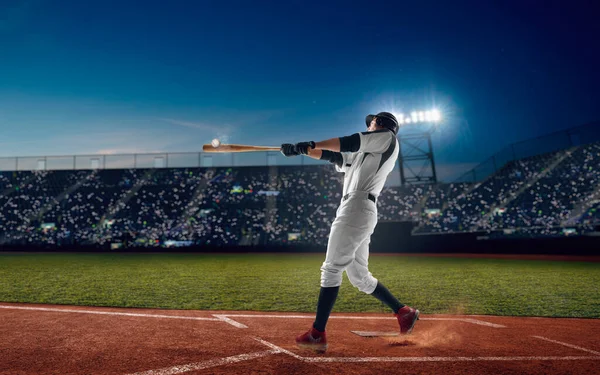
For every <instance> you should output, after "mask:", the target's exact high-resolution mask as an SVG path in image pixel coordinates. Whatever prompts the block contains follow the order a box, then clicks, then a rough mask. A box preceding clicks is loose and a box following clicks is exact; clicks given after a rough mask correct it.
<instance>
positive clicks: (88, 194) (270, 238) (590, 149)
mask: <svg viewBox="0 0 600 375" xmlns="http://www.w3.org/2000/svg"><path fill="white" fill-rule="evenodd" d="M342 178H343V175H342V174H340V173H337V172H336V171H335V169H334V168H333V167H332V166H330V165H310V166H303V167H297V166H278V167H275V166H271V167H239V168H169V169H160V168H158V169H122V170H117V169H114V170H77V171H70V170H69V171H67V170H64V171H61V170H58V171H18V172H0V244H23V245H27V244H47V245H62V244H82V245H88V244H94V245H111V244H113V245H114V244H117V245H118V244H121V243H129V244H136V245H139V246H165V245H167V246H181V245H188V244H198V245H202V244H212V245H267V244H289V243H299V244H305V245H324V244H326V243H327V238H328V234H329V228H330V225H331V222H332V221H333V219H334V217H335V212H336V209H337V207H338V205H339V203H340V200H341V198H342V196H341V195H342ZM599 186H600V144H598V143H594V144H590V145H586V146H580V147H575V148H572V149H568V150H561V151H557V152H553V153H549V154H545V155H539V156H536V157H532V158H528V159H522V160H517V161H513V162H510V163H508V164H507V165H505V166H503V167H502V168H501V169H500V170H499V171H497V172H496V173H495V174H493V175H491V176H489V177H488V178H487V179H485V180H484V181H481V182H479V183H474V184H473V183H453V184H437V185H417V186H402V187H398V186H389V187H386V188H384V190H383V191H382V193H381V195H380V197H379V200H378V212H379V219H380V221H413V222H416V223H417V227H416V229H415V233H416V234H424V233H432V232H433V233H450V232H464V231H487V232H494V231H509V232H510V231H512V230H520V231H522V230H524V229H525V230H527V231H529V232H530V233H536V234H540V235H543V234H549V235H552V234H557V233H558V234H560V233H562V232H563V231H564V229H563V228H564V227H565V226H570V227H572V226H576V227H578V228H593V227H594V226H597V225H598V224H599V223H600V187H599Z"/></svg>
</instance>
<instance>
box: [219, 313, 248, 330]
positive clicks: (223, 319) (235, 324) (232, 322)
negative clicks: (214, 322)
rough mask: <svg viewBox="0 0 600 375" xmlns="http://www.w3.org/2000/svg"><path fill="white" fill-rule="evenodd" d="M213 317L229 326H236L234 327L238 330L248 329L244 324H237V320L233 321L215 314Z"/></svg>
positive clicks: (225, 316)
mask: <svg viewBox="0 0 600 375" xmlns="http://www.w3.org/2000/svg"><path fill="white" fill-rule="evenodd" d="M213 316H214V317H215V318H217V319H219V320H222V321H224V322H225V323H227V324H231V325H232V326H234V327H237V328H248V326H247V325H245V324H242V323H240V322H236V321H235V320H233V319H229V318H228V317H227V315H220V314H213Z"/></svg>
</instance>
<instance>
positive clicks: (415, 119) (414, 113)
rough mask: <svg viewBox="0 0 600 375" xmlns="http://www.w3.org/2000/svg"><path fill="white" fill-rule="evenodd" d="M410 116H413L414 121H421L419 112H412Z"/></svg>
mask: <svg viewBox="0 0 600 375" xmlns="http://www.w3.org/2000/svg"><path fill="white" fill-rule="evenodd" d="M410 117H412V122H417V121H419V118H418V117H417V112H413V113H411V114H410Z"/></svg>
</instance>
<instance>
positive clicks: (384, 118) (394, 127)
mask: <svg viewBox="0 0 600 375" xmlns="http://www.w3.org/2000/svg"><path fill="white" fill-rule="evenodd" d="M373 118H376V119H377V120H376V121H377V125H379V126H382V127H384V128H387V129H390V130H391V131H393V132H394V134H398V120H396V116H394V115H392V114H391V113H389V112H379V113H378V114H376V115H368V116H367V118H366V119H365V122H366V123H367V128H368V127H369V126H371V121H373Z"/></svg>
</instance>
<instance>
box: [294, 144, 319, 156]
mask: <svg viewBox="0 0 600 375" xmlns="http://www.w3.org/2000/svg"><path fill="white" fill-rule="evenodd" d="M309 148H315V142H313V141H310V142H300V143H296V150H298V153H299V154H301V155H308V149H309Z"/></svg>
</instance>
